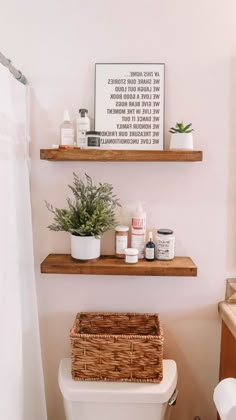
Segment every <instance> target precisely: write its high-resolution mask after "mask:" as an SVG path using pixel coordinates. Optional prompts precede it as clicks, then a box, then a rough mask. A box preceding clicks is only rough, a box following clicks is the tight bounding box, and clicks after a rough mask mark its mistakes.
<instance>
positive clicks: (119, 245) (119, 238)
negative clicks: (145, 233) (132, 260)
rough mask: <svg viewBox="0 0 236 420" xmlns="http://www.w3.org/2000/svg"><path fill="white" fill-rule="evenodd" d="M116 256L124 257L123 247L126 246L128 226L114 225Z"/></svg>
mask: <svg viewBox="0 0 236 420" xmlns="http://www.w3.org/2000/svg"><path fill="white" fill-rule="evenodd" d="M115 234H116V257H117V258H124V257H125V249H126V248H127V247H128V234H129V226H116V228H115Z"/></svg>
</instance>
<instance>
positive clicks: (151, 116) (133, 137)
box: [95, 63, 165, 150]
mask: <svg viewBox="0 0 236 420" xmlns="http://www.w3.org/2000/svg"><path fill="white" fill-rule="evenodd" d="M164 83H165V65H164V64H163V63H160V64H154V63H143V64H142V63H140V64H134V63H131V64H122V63H118V64H117V63H97V64H95V130H96V131H100V132H101V148H102V149H116V150H117V149H118V150H123V149H124V150H163V137H164Z"/></svg>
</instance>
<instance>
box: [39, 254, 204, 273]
mask: <svg viewBox="0 0 236 420" xmlns="http://www.w3.org/2000/svg"><path fill="white" fill-rule="evenodd" d="M41 273H49V274H101V275H128V276H189V277H195V276H197V267H196V265H195V264H194V262H193V261H192V259H191V258H189V257H175V258H174V259H173V260H171V261H157V260H155V261H152V262H148V261H145V260H140V261H139V262H138V263H137V264H126V263H125V262H124V260H123V259H118V258H115V257H114V256H102V257H100V258H99V259H97V260H94V261H85V262H82V261H78V260H75V259H73V258H72V257H71V255H69V254H49V255H48V256H47V257H46V258H45V260H44V261H43V262H42V264H41Z"/></svg>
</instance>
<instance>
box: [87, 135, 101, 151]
mask: <svg viewBox="0 0 236 420" xmlns="http://www.w3.org/2000/svg"><path fill="white" fill-rule="evenodd" d="M100 136H101V133H100V131H86V142H85V148H86V149H100Z"/></svg>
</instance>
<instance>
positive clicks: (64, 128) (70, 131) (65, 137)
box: [60, 109, 75, 146]
mask: <svg viewBox="0 0 236 420" xmlns="http://www.w3.org/2000/svg"><path fill="white" fill-rule="evenodd" d="M74 139H75V130H74V127H73V124H72V122H71V119H70V114H69V111H68V109H66V110H65V111H64V113H63V122H62V123H61V125H60V143H61V145H63V146H74Z"/></svg>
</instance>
